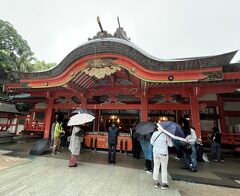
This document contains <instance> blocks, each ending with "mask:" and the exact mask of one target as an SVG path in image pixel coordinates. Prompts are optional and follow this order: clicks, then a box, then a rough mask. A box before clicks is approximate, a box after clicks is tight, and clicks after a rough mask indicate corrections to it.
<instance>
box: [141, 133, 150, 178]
mask: <svg viewBox="0 0 240 196" xmlns="http://www.w3.org/2000/svg"><path fill="white" fill-rule="evenodd" d="M151 137H152V133H149V134H146V135H144V136H143V138H142V139H140V144H141V147H142V151H143V154H144V158H145V167H146V168H145V171H146V173H148V174H152V160H153V147H152V145H151V144H150V139H151Z"/></svg>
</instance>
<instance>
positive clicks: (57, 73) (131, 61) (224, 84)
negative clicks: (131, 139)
mask: <svg viewBox="0 0 240 196" xmlns="http://www.w3.org/2000/svg"><path fill="white" fill-rule="evenodd" d="M236 52H237V51H233V52H229V53H225V54H220V55H214V56H205V57H194V58H181V59H172V60H163V59H159V58H156V57H153V56H151V55H149V54H147V53H146V52H144V51H143V50H142V49H140V48H139V47H137V46H136V45H135V44H133V43H132V42H131V41H130V40H129V38H127V36H126V33H125V31H124V30H123V28H122V27H120V26H119V28H117V30H116V32H115V34H114V35H111V34H109V33H107V32H106V31H103V30H102V31H100V32H98V33H97V35H96V36H94V37H93V38H92V39H89V41H88V42H86V43H84V44H82V45H80V46H79V47H77V48H76V49H74V50H73V51H72V52H70V53H69V54H68V55H67V56H66V57H65V58H64V59H63V61H62V62H61V63H60V64H59V65H57V66H56V67H54V68H52V69H50V70H46V71H43V72H35V73H19V72H12V73H10V74H9V78H8V83H7V84H6V85H5V90H6V91H8V92H11V93H13V94H20V93H27V94H31V97H29V98H24V99H16V101H19V102H27V103H32V104H33V109H32V110H31V113H30V114H29V115H26V116H25V117H24V118H26V121H25V123H24V125H23V126H24V128H23V129H24V130H25V131H31V132H36V131H38V132H42V133H43V135H44V138H48V137H49V132H50V127H51V123H52V121H53V116H54V113H56V112H59V111H62V112H64V113H65V114H66V115H67V116H68V117H69V115H70V114H71V112H72V111H73V110H74V109H76V108H83V109H89V110H92V111H93V112H94V114H95V117H96V119H95V120H94V122H93V125H92V127H91V131H95V135H101V134H100V133H101V132H102V131H106V127H107V124H108V122H109V120H110V119H112V120H115V121H116V122H117V123H118V125H119V126H120V127H121V132H122V133H128V132H129V128H130V127H131V126H132V124H133V123H134V122H135V121H147V120H151V121H157V120H158V119H159V118H166V119H169V120H173V121H176V122H178V119H180V118H181V117H183V116H188V117H189V118H190V121H191V123H192V126H193V127H195V129H196V133H197V135H198V137H201V136H202V138H203V140H204V139H206V136H207V133H208V132H209V131H211V128H212V127H213V126H217V127H219V129H220V130H221V131H222V133H223V135H224V141H225V143H229V144H239V134H240V104H239V102H240V95H239V93H238V92H237V91H238V89H240V72H239V70H240V69H239V68H240V64H230V61H231V60H232V58H233V57H234V55H235V54H236ZM123 135H124V134H123ZM96 137H97V136H96ZM224 141H223V142H224Z"/></svg>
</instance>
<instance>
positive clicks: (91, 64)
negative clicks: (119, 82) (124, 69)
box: [82, 58, 121, 79]
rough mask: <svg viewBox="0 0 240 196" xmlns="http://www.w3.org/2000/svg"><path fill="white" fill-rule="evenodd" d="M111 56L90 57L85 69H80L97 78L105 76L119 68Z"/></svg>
mask: <svg viewBox="0 0 240 196" xmlns="http://www.w3.org/2000/svg"><path fill="white" fill-rule="evenodd" d="M113 60H115V59H113V58H102V59H91V60H89V61H87V62H88V65H87V67H86V68H85V69H83V70H82V72H84V73H85V74H88V75H89V76H94V77H96V78H98V79H101V78H105V76H109V75H111V74H113V73H115V72H117V71H120V70H121V67H119V66H118V65H117V64H116V63H114V62H113Z"/></svg>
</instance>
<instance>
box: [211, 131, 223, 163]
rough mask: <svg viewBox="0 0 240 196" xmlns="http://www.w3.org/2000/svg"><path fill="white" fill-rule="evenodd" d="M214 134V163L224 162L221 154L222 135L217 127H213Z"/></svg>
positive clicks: (212, 146)
mask: <svg viewBox="0 0 240 196" xmlns="http://www.w3.org/2000/svg"><path fill="white" fill-rule="evenodd" d="M212 130H213V134H212V136H211V155H212V159H213V161H214V162H217V161H221V162H222V163H223V162H224V160H223V157H222V154H221V136H222V135H221V133H220V131H219V129H218V128H217V127H213V129H212Z"/></svg>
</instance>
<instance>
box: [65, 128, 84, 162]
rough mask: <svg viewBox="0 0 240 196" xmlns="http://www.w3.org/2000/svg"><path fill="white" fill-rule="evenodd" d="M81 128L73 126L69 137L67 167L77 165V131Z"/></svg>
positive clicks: (78, 139) (78, 146) (78, 144)
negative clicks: (69, 153)
mask: <svg viewBox="0 0 240 196" xmlns="http://www.w3.org/2000/svg"><path fill="white" fill-rule="evenodd" d="M80 131H81V128H80V127H79V126H74V127H73V129H72V135H71V138H70V144H69V148H68V149H69V150H70V151H71V153H72V154H71V158H70V160H69V167H77V156H79V154H80V148H81V142H80V135H79V132H80Z"/></svg>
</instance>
